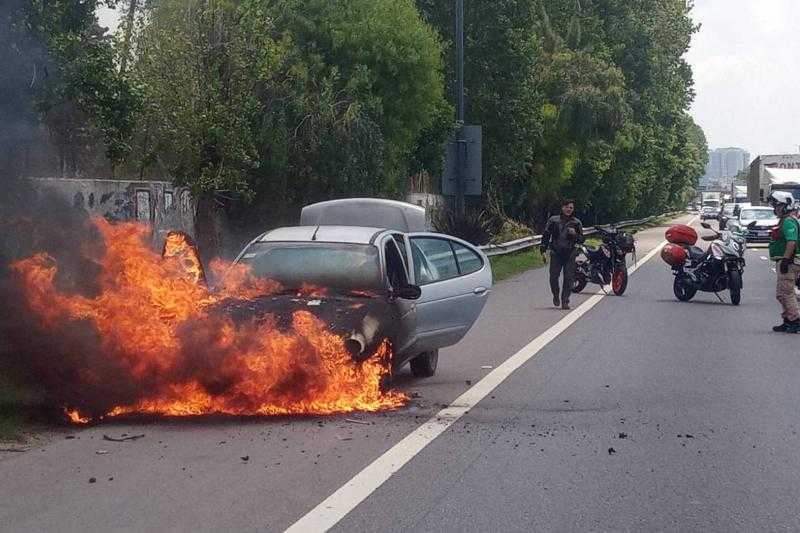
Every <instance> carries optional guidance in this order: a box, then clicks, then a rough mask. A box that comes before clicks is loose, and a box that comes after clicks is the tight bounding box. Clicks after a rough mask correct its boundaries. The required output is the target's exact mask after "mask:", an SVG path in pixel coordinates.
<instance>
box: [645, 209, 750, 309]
mask: <svg viewBox="0 0 800 533" xmlns="http://www.w3.org/2000/svg"><path fill="white" fill-rule="evenodd" d="M751 225H752V224H751ZM701 226H703V227H704V228H705V229H707V230H711V231H713V232H714V235H708V236H703V237H702V239H703V240H704V241H706V242H710V243H711V244H710V245H709V247H708V249H707V250H703V249H702V248H699V247H697V246H695V245H694V244H695V242H697V233H696V232H695V231H694V230H693V229H692V228H689V227H688V226H673V227H672V228H670V230H667V240H668V241H669V242H670V244H667V245H666V246H665V247H664V248H663V249H662V250H661V257H662V259H664V261H665V262H666V263H667V264H669V265H670V266H671V267H672V273H673V275H674V276H675V281H674V282H673V292H674V293H675V297H676V298H677V299H678V300H680V301H682V302H688V301H689V300H691V299H692V298H694V296H695V294H697V291H702V292H713V293H715V294H718V293H720V292H722V291H726V290H727V291H729V292H730V295H731V303H732V304H733V305H739V303H740V302H741V300H742V287H743V280H742V276H743V274H744V267H745V258H744V252H745V249H746V246H747V238H746V232H744V231H741V228H739V230H736V231H728V230H726V231H722V232H719V231H715V230H713V229H712V228H711V226H710V225H709V224H708V223H706V222H703V223H702V224H701ZM748 228H749V226H748Z"/></svg>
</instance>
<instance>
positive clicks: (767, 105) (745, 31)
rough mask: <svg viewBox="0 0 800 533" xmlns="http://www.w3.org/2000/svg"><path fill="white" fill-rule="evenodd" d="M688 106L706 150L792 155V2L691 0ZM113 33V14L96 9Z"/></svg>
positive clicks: (796, 94)
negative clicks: (691, 91) (695, 29)
mask: <svg viewBox="0 0 800 533" xmlns="http://www.w3.org/2000/svg"><path fill="white" fill-rule="evenodd" d="M692 16H693V18H694V20H695V22H696V23H699V24H700V25H701V28H700V31H699V33H697V34H695V36H694V39H693V40H692V47H691V49H690V50H689V53H688V54H687V59H688V61H689V63H690V64H691V65H692V67H693V70H694V79H695V91H696V93H697V97H696V98H695V101H694V104H693V106H692V109H691V114H692V116H693V117H694V119H695V121H696V122H697V123H698V124H699V125H700V126H701V127H702V128H703V130H704V131H705V133H706V137H707V139H708V145H709V147H710V148H712V149H713V148H722V147H727V146H738V147H740V148H744V149H746V150H748V151H749V152H750V153H751V156H752V157H754V158H755V156H756V155H758V154H782V153H798V152H800V0H695V6H694V9H693V11H692ZM98 17H99V19H100V24H101V25H102V26H106V27H109V28H110V29H111V31H114V30H115V29H116V27H117V25H118V21H119V16H118V14H117V13H116V12H115V11H114V10H111V9H108V8H102V9H100V10H99V11H98Z"/></svg>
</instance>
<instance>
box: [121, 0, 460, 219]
mask: <svg viewBox="0 0 800 533" xmlns="http://www.w3.org/2000/svg"><path fill="white" fill-rule="evenodd" d="M134 44H135V53H134V56H135V57H136V60H135V62H134V64H133V65H132V75H133V76H134V78H135V80H136V82H137V86H139V87H141V90H142V92H143V94H144V99H145V101H146V102H147V106H146V108H145V110H144V112H143V114H142V117H141V124H142V127H141V131H140V137H139V146H141V148H142V154H143V156H144V157H143V158H142V159H141V160H140V161H139V162H138V165H139V168H140V171H141V172H145V171H150V172H153V171H154V170H155V171H156V172H160V173H161V174H163V175H168V176H173V177H175V178H176V179H178V180H179V181H180V182H182V183H186V184H189V185H192V186H193V187H194V188H195V190H196V191H197V192H209V191H214V190H219V189H226V190H230V191H233V192H235V193H238V194H239V195H241V196H243V197H245V198H251V199H252V198H256V199H257V202H255V203H254V205H255V206H257V207H256V208H254V209H249V210H248V211H247V213H246V216H247V217H251V218H256V219H263V218H265V217H267V218H269V217H274V218H276V219H286V218H288V211H289V210H292V209H296V208H297V207H298V206H300V205H303V204H305V203H309V202H312V201H315V200H321V199H328V198H331V197H338V196H349V195H354V194H359V195H389V196H397V195H400V194H401V193H402V192H404V190H405V183H404V180H405V178H406V176H407V175H408V174H409V172H411V171H420V170H431V169H435V168H436V167H437V166H438V165H440V159H441V156H440V154H441V150H440V148H441V146H442V145H443V142H444V140H445V138H446V136H447V134H448V133H449V130H448V125H449V123H451V122H452V119H451V118H450V117H451V114H450V112H449V106H448V104H447V103H446V100H445V99H444V93H443V91H444V88H443V72H442V71H443V67H442V50H441V46H440V44H439V42H438V40H437V37H436V34H435V32H434V31H433V30H432V29H431V28H430V27H429V26H427V25H425V24H424V23H423V22H422V20H421V19H420V17H419V15H418V13H417V12H416V10H415V9H414V7H413V4H411V2H410V1H406V0H401V1H393V0H335V1H330V0H310V1H299V0H274V1H270V0H241V1H238V2H232V1H226V0H212V1H200V0H190V1H184V0H168V1H164V2H160V3H158V4H157V5H155V6H154V7H152V8H151V9H150V10H149V11H148V12H147V14H146V16H144V17H141V18H140V21H139V24H138V28H137V31H136V32H135V35H134ZM421 139H425V143H424V146H421V145H420V140H421ZM431 146H433V147H439V149H436V150H432V149H430V147H431Z"/></svg>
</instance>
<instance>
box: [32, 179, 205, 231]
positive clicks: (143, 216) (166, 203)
mask: <svg viewBox="0 0 800 533" xmlns="http://www.w3.org/2000/svg"><path fill="white" fill-rule="evenodd" d="M31 182H32V183H33V184H34V189H36V190H37V191H38V192H39V193H41V194H45V193H47V192H51V193H54V194H56V195H58V196H60V197H62V198H63V199H64V200H65V201H67V202H68V203H70V204H71V205H73V206H74V207H76V208H79V209H83V210H84V211H85V212H86V213H87V214H88V215H89V216H103V217H105V218H107V219H108V220H111V221H127V220H138V221H140V222H144V223H146V224H149V225H150V226H152V227H153V229H154V232H153V234H154V238H156V239H160V238H163V235H164V234H165V233H166V232H167V231H170V230H180V231H185V232H187V233H189V234H190V235H192V236H194V235H195V212H196V202H195V200H194V198H193V197H192V195H191V193H190V192H189V190H188V189H187V188H186V187H175V186H173V185H172V184H171V183H168V182H164V181H123V180H100V179H66V178H31Z"/></svg>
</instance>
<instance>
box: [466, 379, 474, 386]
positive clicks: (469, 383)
mask: <svg viewBox="0 0 800 533" xmlns="http://www.w3.org/2000/svg"><path fill="white" fill-rule="evenodd" d="M464 383H466V384H467V385H472V380H471V379H468V380H466V381H464Z"/></svg>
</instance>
